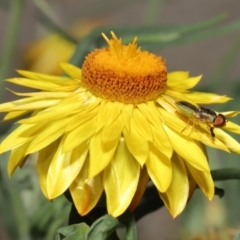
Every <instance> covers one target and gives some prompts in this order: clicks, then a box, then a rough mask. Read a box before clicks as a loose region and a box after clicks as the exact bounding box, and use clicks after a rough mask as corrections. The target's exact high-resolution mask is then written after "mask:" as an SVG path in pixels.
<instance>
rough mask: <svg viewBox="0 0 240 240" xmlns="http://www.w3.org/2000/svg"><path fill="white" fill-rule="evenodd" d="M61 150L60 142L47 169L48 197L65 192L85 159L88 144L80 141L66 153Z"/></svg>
mask: <svg viewBox="0 0 240 240" xmlns="http://www.w3.org/2000/svg"><path fill="white" fill-rule="evenodd" d="M62 150H63V146H62V143H60V145H59V147H58V150H57V151H56V153H55V155H54V157H53V159H52V161H51V164H50V165H49V169H48V176H47V192H48V196H49V198H50V199H54V198H56V197H58V196H59V195H60V194H62V193H63V192H65V191H66V190H67V189H68V188H69V186H70V185H71V184H72V182H73V181H74V179H75V178H76V177H77V175H78V174H79V172H80V170H81V168H82V166H83V164H84V161H85V159H86V156H87V153H88V144H87V143H86V142H85V143H82V144H81V145H80V146H78V147H77V148H75V149H74V150H72V151H70V152H67V153H63V151H62Z"/></svg>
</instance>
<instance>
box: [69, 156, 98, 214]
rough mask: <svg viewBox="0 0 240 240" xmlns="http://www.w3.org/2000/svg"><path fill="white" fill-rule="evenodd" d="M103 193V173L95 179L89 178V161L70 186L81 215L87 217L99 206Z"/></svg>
mask: <svg viewBox="0 0 240 240" xmlns="http://www.w3.org/2000/svg"><path fill="white" fill-rule="evenodd" d="M102 192H103V177H102V173H100V174H98V175H97V176H95V177H94V178H88V161H85V163H84V165H83V167H82V170H81V171H80V173H79V174H78V176H77V177H76V178H75V180H74V181H73V183H72V185H71V186H70V193H71V195H72V198H73V201H74V205H75V207H76V209H77V211H78V212H79V214H81V215H86V214H87V213H88V212H90V211H91V210H92V209H93V208H94V207H95V205H96V204H97V202H98V200H99V198H100V197H101V194H102Z"/></svg>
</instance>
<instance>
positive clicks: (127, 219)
mask: <svg viewBox="0 0 240 240" xmlns="http://www.w3.org/2000/svg"><path fill="white" fill-rule="evenodd" d="M119 221H120V222H121V223H122V224H123V225H125V227H126V240H136V239H137V229H136V223H135V219H134V215H133V213H131V212H129V211H126V212H125V213H124V214H123V215H121V216H120V217H119Z"/></svg>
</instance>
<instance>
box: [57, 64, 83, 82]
mask: <svg viewBox="0 0 240 240" xmlns="http://www.w3.org/2000/svg"><path fill="white" fill-rule="evenodd" d="M59 66H60V67H61V69H62V70H63V71H64V72H65V73H66V74H67V75H68V76H70V77H71V78H73V79H81V78H82V70H81V69H80V68H78V67H76V66H74V65H72V64H70V63H59Z"/></svg>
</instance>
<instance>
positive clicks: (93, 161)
mask: <svg viewBox="0 0 240 240" xmlns="http://www.w3.org/2000/svg"><path fill="white" fill-rule="evenodd" d="M119 137H120V136H118V137H117V138H115V139H112V141H110V142H105V143H103V141H102V137H101V132H98V133H97V134H95V135H94V136H93V137H92V138H91V140H90V157H89V172H88V174H89V175H88V177H89V178H91V177H94V176H96V175H97V174H98V173H100V172H101V171H102V170H103V169H104V168H105V167H106V166H107V165H108V164H109V162H110V161H111V160H112V157H113V155H114V153H115V151H116V148H117V145H118V141H119ZM125 157H127V156H125Z"/></svg>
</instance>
